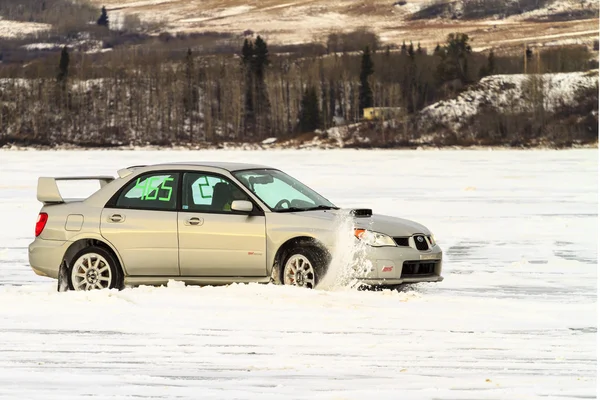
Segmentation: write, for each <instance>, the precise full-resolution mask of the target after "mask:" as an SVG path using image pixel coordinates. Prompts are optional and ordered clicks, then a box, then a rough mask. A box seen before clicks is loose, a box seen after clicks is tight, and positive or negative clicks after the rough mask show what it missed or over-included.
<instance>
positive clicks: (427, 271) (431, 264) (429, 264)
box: [401, 261, 437, 278]
mask: <svg viewBox="0 0 600 400" xmlns="http://www.w3.org/2000/svg"><path fill="white" fill-rule="evenodd" d="M436 264H437V262H436V261H404V264H402V276H401V277H403V278H404V277H407V276H417V275H433V273H434V272H435V265H436Z"/></svg>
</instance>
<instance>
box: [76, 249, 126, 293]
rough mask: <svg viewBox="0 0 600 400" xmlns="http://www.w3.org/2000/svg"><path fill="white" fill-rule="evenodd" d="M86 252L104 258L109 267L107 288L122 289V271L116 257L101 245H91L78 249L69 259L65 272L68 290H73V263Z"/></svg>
mask: <svg viewBox="0 0 600 400" xmlns="http://www.w3.org/2000/svg"><path fill="white" fill-rule="evenodd" d="M86 254H97V255H99V256H101V257H102V258H104V260H106V262H107V264H108V267H109V269H110V281H109V284H108V289H119V290H121V289H123V272H122V270H121V266H120V264H119V261H118V260H117V258H116V257H115V256H114V255H113V254H112V253H111V252H110V251H107V250H106V249H104V248H102V247H96V246H91V247H86V248H85V249H82V250H80V251H78V252H77V253H76V254H75V255H74V256H73V258H72V259H71V260H70V261H69V264H68V268H67V274H66V275H67V276H66V278H67V281H68V284H69V290H75V288H74V286H73V268H74V267H75V263H76V262H77V260H79V259H80V258H81V257H82V256H84V255H86Z"/></svg>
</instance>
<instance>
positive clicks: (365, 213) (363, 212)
mask: <svg viewBox="0 0 600 400" xmlns="http://www.w3.org/2000/svg"><path fill="white" fill-rule="evenodd" d="M350 215H352V216H353V217H359V218H360V217H370V216H372V215H373V210H371V209H370V208H353V209H352V210H350Z"/></svg>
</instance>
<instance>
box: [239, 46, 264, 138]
mask: <svg viewBox="0 0 600 400" xmlns="http://www.w3.org/2000/svg"><path fill="white" fill-rule="evenodd" d="M270 63H271V62H270V60H269V49H268V48H267V43H266V42H265V41H264V40H263V39H262V38H261V37H260V36H257V37H256V40H255V41H254V44H252V42H251V41H249V40H248V39H246V40H244V44H243V46H242V64H243V67H244V72H245V78H246V92H245V102H244V104H245V118H244V120H245V126H246V130H247V131H250V132H258V133H259V134H261V135H262V134H263V133H265V132H266V131H268V130H269V128H270V126H269V110H270V108H271V104H270V102H269V96H268V93H267V88H266V84H265V70H266V67H267V66H268V65H270Z"/></svg>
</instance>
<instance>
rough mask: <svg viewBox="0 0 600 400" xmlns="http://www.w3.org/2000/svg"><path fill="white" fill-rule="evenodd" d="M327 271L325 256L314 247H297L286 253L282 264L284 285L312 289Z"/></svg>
mask: <svg viewBox="0 0 600 400" xmlns="http://www.w3.org/2000/svg"><path fill="white" fill-rule="evenodd" d="M326 270H327V257H326V254H325V253H324V252H323V251H322V250H320V249H317V248H314V247H297V248H294V249H292V251H290V252H289V253H288V256H287V258H286V260H285V262H284V264H283V271H282V280H281V281H282V282H283V284H284V285H291V286H299V287H304V288H307V289H314V288H315V287H316V286H317V284H318V283H319V280H320V279H321V278H322V277H323V276H324V274H325V272H326Z"/></svg>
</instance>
